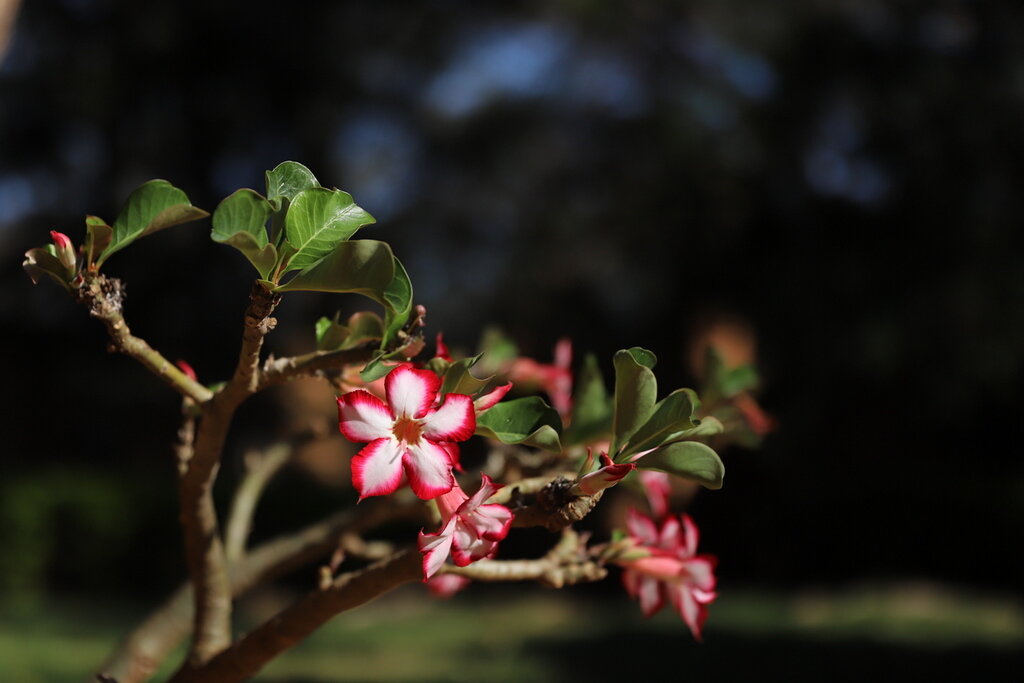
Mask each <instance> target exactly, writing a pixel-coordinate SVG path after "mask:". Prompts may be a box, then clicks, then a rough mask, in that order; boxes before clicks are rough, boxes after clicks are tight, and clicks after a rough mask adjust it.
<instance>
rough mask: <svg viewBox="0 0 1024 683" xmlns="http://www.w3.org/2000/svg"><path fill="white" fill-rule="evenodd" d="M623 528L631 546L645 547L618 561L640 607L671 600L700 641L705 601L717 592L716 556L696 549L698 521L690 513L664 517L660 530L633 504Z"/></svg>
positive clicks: (652, 608) (650, 608)
mask: <svg viewBox="0 0 1024 683" xmlns="http://www.w3.org/2000/svg"><path fill="white" fill-rule="evenodd" d="M626 527H627V529H628V530H629V536H630V540H632V541H633V543H634V544H635V547H636V548H638V549H642V550H645V551H647V553H646V554H644V556H642V557H636V556H635V554H634V553H627V554H626V555H624V556H623V558H622V559H619V560H616V563H617V564H619V565H621V566H622V567H623V569H624V571H623V573H622V580H623V583H625V585H626V590H627V591H628V592H629V594H630V596H632V597H634V598H638V599H639V600H640V609H641V610H643V613H644V616H647V617H649V616H652V615H653V614H655V613H656V612H657V611H658V610H660V609H661V608H662V607H664V605H665V602H666V601H668V602H671V603H672V606H673V607H674V608H675V610H676V611H677V612H679V616H681V617H682V618H683V621H685V622H686V624H687V625H688V626H689V627H690V631H691V632H692V633H693V637H694V638H696V639H697V640H698V641H699V640H701V630H702V629H703V627H704V620H705V619H706V618H707V614H708V610H707V606H708V605H709V604H710V603H712V602H714V600H715V598H716V597H718V595H717V593H715V584H716V579H715V574H714V570H715V564H716V563H717V558H715V557H714V556H713V555H697V554H696V553H697V540H698V533H697V526H696V525H695V524H694V523H693V520H692V519H690V516H689V515H683V516H682V524H680V523H679V520H678V519H676V518H675V517H668V518H666V519H665V521H663V522H662V524H661V528H660V529H659V528H658V527H657V525H656V524H655V523H654V521H653V520H651V519H650V518H648V517H645V516H644V515H642V514H640V513H639V512H636V511H635V510H632V509H631V510H630V511H629V516H628V518H627V520H626Z"/></svg>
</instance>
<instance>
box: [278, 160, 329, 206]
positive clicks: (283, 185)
mask: <svg viewBox="0 0 1024 683" xmlns="http://www.w3.org/2000/svg"><path fill="white" fill-rule="evenodd" d="M266 175H267V200H268V201H269V202H270V203H271V204H273V205H274V208H275V209H281V208H282V203H281V199H282V198H284V199H287V200H291V199H293V198H294V197H295V195H297V194H299V193H300V192H302V191H303V190H309V189H311V188H314V187H320V183H318V182H317V180H316V176H314V175H313V172H312V171H310V170H309V169H308V168H306V167H305V166H303V165H302V164H300V163H299V162H297V161H282V162H281V163H280V164H278V165H277V167H275V168H274V170H273V171H267V174H266Z"/></svg>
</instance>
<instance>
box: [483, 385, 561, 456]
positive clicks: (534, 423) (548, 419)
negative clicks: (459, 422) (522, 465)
mask: <svg viewBox="0 0 1024 683" xmlns="http://www.w3.org/2000/svg"><path fill="white" fill-rule="evenodd" d="M561 427H562V421H561V418H559V416H558V413H557V412H556V411H555V409H554V408H552V407H551V406H549V405H548V404H547V403H545V402H544V400H543V399H542V398H540V397H539V396H528V397H526V398H517V399H515V400H512V401H502V402H501V403H498V404H496V405H495V406H494V407H492V408H491V409H490V410H488V411H487V412H485V413H483V414H481V415H479V416H477V421H476V433H477V434H480V435H482V436H487V437H490V438H492V439H497V440H498V441H500V442H502V443H507V444H522V445H526V446H536V447H538V448H543V449H545V450H548V451H551V452H553V453H560V452H561V451H562V444H561V442H560V441H559V436H558V435H559V432H560V431H561Z"/></svg>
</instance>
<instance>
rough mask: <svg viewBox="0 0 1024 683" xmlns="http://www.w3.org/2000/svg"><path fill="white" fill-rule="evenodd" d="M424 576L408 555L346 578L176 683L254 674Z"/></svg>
mask: <svg viewBox="0 0 1024 683" xmlns="http://www.w3.org/2000/svg"><path fill="white" fill-rule="evenodd" d="M422 575H423V567H422V558H421V557H420V554H419V553H418V552H416V551H415V550H405V551H402V552H400V553H397V554H396V555H393V556H392V557H390V558H388V559H386V560H381V561H380V562H376V563H374V564H372V565H370V566H369V567H367V568H365V569H362V570H359V571H355V572H349V573H347V574H342V575H341V576H339V577H338V578H337V579H335V580H334V582H333V583H332V584H331V585H330V587H328V588H326V589H321V590H317V591H314V592H312V593H310V594H308V595H307V596H306V597H305V598H303V599H302V600H300V601H298V602H297V603H295V604H294V605H292V606H291V607H288V608H287V609H285V610H284V611H283V612H281V613H280V614H278V615H277V616H276V617H274V618H273V619H271V620H270V621H268V622H266V623H264V624H263V625H262V626H260V627H258V628H257V629H256V630H254V631H252V632H251V633H249V634H248V635H246V636H245V637H243V638H241V639H240V640H238V641H236V642H235V644H234V645H232V646H231V647H230V648H228V649H227V650H224V651H223V652H221V653H220V654H218V655H217V656H216V657H214V658H213V659H211V660H210V661H209V662H207V663H206V665H205V666H203V667H201V668H198V669H192V670H182V671H179V672H178V673H177V674H175V676H174V677H173V678H172V679H171V683H233V682H234V681H242V680H245V679H247V678H249V677H250V676H253V675H255V674H256V673H257V672H258V671H259V670H260V669H262V668H263V666H264V665H265V664H267V662H269V661H271V660H272V659H274V658H275V657H277V656H278V655H279V654H281V653H282V652H284V651H285V650H287V649H289V648H290V647H292V646H294V645H295V644H297V643H299V642H300V641H301V640H303V639H304V638H306V637H307V636H308V635H310V634H311V633H312V632H313V631H315V630H316V629H318V628H319V627H320V626H322V625H323V624H325V623H326V622H327V621H329V620H330V619H331V618H333V617H334V616H336V615H338V614H340V613H341V612H344V611H347V610H350V609H352V608H354V607H358V606H360V605H363V604H365V603H367V602H369V601H371V600H373V599H374V598H376V597H378V596H380V595H382V594H384V593H386V592H388V591H390V590H392V589H394V588H397V587H398V586H400V585H402V584H404V583H410V582H412V581H417V580H419V579H420V578H421V577H422Z"/></svg>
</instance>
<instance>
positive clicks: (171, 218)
mask: <svg viewBox="0 0 1024 683" xmlns="http://www.w3.org/2000/svg"><path fill="white" fill-rule="evenodd" d="M208 215H209V214H208V213H206V212H205V211H203V210H202V209H200V208H197V207H195V206H192V204H191V203H189V201H188V197H187V196H185V193H184V192H182V191H181V190H179V189H178V188H176V187H174V186H173V185H171V184H170V183H169V182H167V181H166V180H150V181H149V182H147V183H143V184H142V185H141V186H139V187H138V188H136V190H135V191H134V192H132V193H131V194H130V195H128V201H126V202H125V205H124V208H122V209H121V213H120V214H119V215H118V217H117V220H115V221H114V226H113V237H112V238H111V241H110V244H109V245H108V246H107V248H106V249H104V250H103V253H102V254H101V255H100V258H99V260H98V261H97V264H96V265H97V266H99V265H102V264H103V263H104V262H105V261H106V260H107V259H108V258H110V257H111V255H113V254H116V253H117V252H119V251H121V250H122V249H124V248H125V247H127V246H128V245H129V244H131V243H132V242H134V241H135V240H137V239H138V238H140V237H142V236H144V235H150V234H152V233H154V232H157V231H158V230H163V229H164V228H169V227H171V226H172V225H178V224H179V223H187V222H188V221H194V220H197V219H199V218H203V217H204V216H208Z"/></svg>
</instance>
